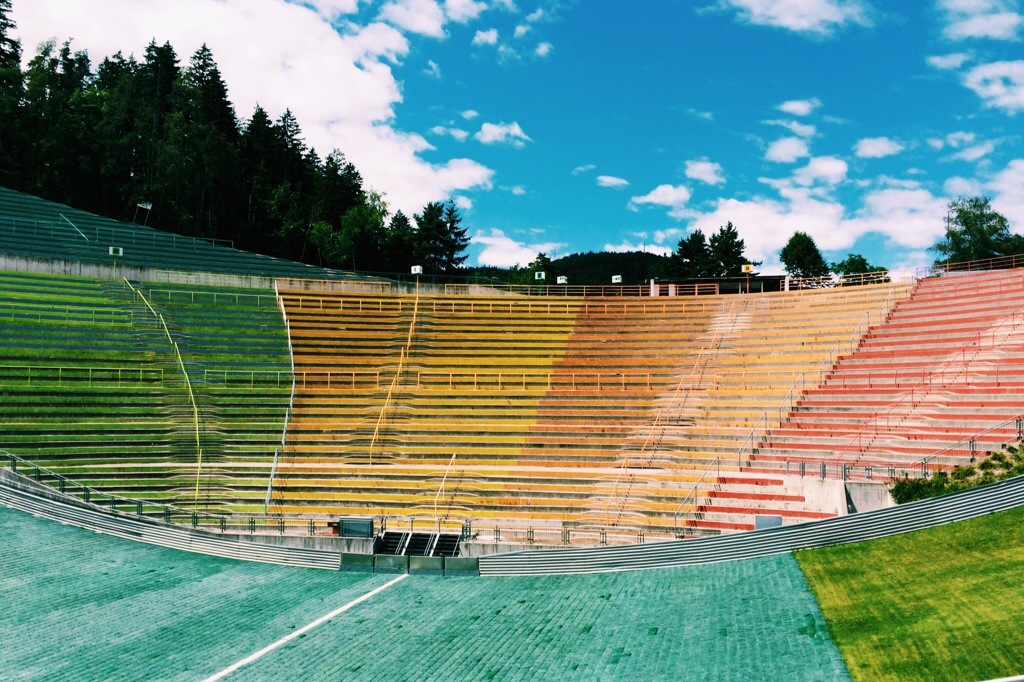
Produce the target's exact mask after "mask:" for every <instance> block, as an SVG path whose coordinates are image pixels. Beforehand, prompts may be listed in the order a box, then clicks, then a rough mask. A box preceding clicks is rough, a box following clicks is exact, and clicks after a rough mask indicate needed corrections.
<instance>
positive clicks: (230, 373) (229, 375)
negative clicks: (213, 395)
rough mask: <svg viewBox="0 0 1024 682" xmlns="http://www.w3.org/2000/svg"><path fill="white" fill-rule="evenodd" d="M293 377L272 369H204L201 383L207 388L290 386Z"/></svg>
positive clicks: (287, 373)
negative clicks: (221, 386) (214, 386)
mask: <svg viewBox="0 0 1024 682" xmlns="http://www.w3.org/2000/svg"><path fill="white" fill-rule="evenodd" d="M293 378H294V375H293V374H292V373H291V372H287V371H283V370H272V369H256V370H248V369H204V370H203V383H204V384H206V385H209V386H213V385H216V384H221V385H223V386H249V387H253V386H256V385H261V386H263V385H274V386H278V387H281V386H290V385H291V383H292V381H293Z"/></svg>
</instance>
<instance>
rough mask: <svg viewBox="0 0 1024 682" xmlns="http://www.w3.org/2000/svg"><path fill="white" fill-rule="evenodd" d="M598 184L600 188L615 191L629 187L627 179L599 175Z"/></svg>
mask: <svg viewBox="0 0 1024 682" xmlns="http://www.w3.org/2000/svg"><path fill="white" fill-rule="evenodd" d="M597 184H598V186H600V187H614V188H615V189H622V188H623V187H628V186H629V180H626V179H625V178H617V177H615V176H614V175H598V176H597Z"/></svg>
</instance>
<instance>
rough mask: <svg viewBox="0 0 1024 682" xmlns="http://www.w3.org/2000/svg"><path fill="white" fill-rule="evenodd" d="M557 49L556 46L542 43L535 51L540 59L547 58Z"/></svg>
mask: <svg viewBox="0 0 1024 682" xmlns="http://www.w3.org/2000/svg"><path fill="white" fill-rule="evenodd" d="M553 49H555V46H554V45H552V44H551V43H541V44H540V45H538V46H537V49H536V50H534V51H533V53H534V54H535V55H537V56H538V57H547V56H548V55H549V54H551V50H553Z"/></svg>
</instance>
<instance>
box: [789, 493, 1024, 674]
mask: <svg viewBox="0 0 1024 682" xmlns="http://www.w3.org/2000/svg"><path fill="white" fill-rule="evenodd" d="M796 557H797V560H798V561H799V562H800V566H801V567H802V568H803V570H804V573H805V574H806V575H807V579H808V581H809V583H810V586H811V589H812V590H813V591H814V594H815V595H816V596H817V598H818V601H819V603H820V604H821V610H822V612H823V613H824V614H825V618H826V620H827V621H828V625H829V629H830V631H831V634H832V636H833V638H834V639H835V641H836V643H837V644H838V646H839V650H840V651H841V652H842V654H843V658H844V660H845V661H846V664H847V665H848V666H849V669H850V672H851V673H852V675H853V677H854V679H855V680H984V679H991V678H995V677H1005V676H1009V675H1019V674H1021V673H1024V635H1022V633H1021V625H1022V624H1024V584H1022V579H1024V508H1020V509H1016V510H1013V511H1008V512H1003V513H1000V514H993V515H990V516H985V517H982V518H978V519H974V520H971V521H964V522H961V523H956V524H951V525H948V526H942V527H939V528H932V529H929V530H924V531H920V532H917V533H910V534H907V535H900V536H896V537H892V538H887V539H884V540H875V541H872V542H864V543H858V544H854V545H844V546H840V547H832V548H828V549H819V550H810V551H804V552H799V553H797V555H796Z"/></svg>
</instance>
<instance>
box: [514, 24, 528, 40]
mask: <svg viewBox="0 0 1024 682" xmlns="http://www.w3.org/2000/svg"><path fill="white" fill-rule="evenodd" d="M529 32H530V27H529V26H527V25H526V24H520V25H518V26H516V30H515V32H514V33H513V34H512V35H513V36H514V37H516V38H522V37H523V36H525V35H526V34H527V33H529Z"/></svg>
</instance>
